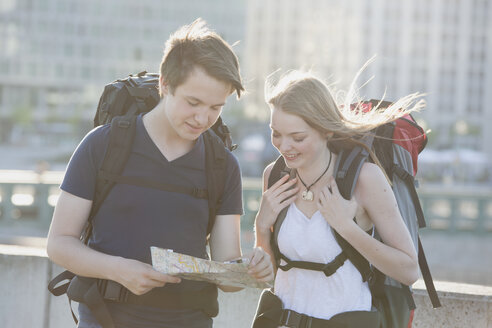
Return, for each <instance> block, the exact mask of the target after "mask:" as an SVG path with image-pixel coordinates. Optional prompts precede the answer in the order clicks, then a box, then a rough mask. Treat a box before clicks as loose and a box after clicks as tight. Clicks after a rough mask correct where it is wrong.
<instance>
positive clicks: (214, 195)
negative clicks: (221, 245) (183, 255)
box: [203, 131, 227, 235]
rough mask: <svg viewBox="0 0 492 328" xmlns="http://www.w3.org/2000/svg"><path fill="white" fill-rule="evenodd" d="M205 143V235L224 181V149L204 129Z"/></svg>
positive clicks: (219, 203) (220, 142)
mask: <svg viewBox="0 0 492 328" xmlns="http://www.w3.org/2000/svg"><path fill="white" fill-rule="evenodd" d="M203 140H204V143H205V175H206V179H207V189H208V204H209V206H208V207H209V220H208V226H207V235H209V234H210V232H211V231H212V228H213V225H214V223H215V216H216V215H217V211H218V209H219V208H220V206H221V203H222V195H223V193H224V190H225V183H226V181H225V180H226V169H227V168H226V165H227V163H226V161H227V159H226V156H227V153H226V149H225V146H224V143H223V142H222V141H221V140H220V138H219V137H218V136H217V135H215V134H214V133H212V132H211V131H206V132H205V133H204V134H203Z"/></svg>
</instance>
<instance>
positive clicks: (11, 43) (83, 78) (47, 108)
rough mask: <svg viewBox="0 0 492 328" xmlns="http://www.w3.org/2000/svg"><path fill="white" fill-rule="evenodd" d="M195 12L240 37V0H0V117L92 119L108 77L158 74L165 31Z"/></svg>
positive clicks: (225, 32)
mask: <svg viewBox="0 0 492 328" xmlns="http://www.w3.org/2000/svg"><path fill="white" fill-rule="evenodd" d="M197 17H202V18H203V19H204V20H205V21H207V23H209V25H210V26H211V28H212V29H214V30H216V31H217V32H218V33H219V34H220V35H221V36H222V37H223V38H224V39H225V40H227V41H228V42H230V43H231V44H232V43H235V42H236V41H241V40H243V39H244V26H245V1H243V0H241V1H233V2H232V1H228V0H210V1H203V0H189V1H173V0H159V1H152V0H141V1H133V0H104V1H100V0H84V1H78V0H42V1H38V0H2V1H1V2H0V45H1V46H0V120H4V121H8V120H11V121H14V122H17V121H22V120H30V121H34V122H45V121H66V120H75V119H81V120H84V121H87V120H91V119H92V117H93V114H94V111H95V107H96V105H97V100H98V96H99V95H100V93H101V92H102V90H103V86H104V85H105V84H106V83H109V82H111V81H113V80H115V79H116V78H119V77H124V76H126V75H128V74H129V73H138V72H140V71H142V70H147V71H155V72H157V71H158V69H159V63H160V59H161V57H162V51H163V49H164V42H165V41H166V40H167V38H168V37H169V35H170V33H172V32H173V31H175V30H176V29H177V28H178V27H179V26H182V25H184V24H189V23H191V22H192V21H193V20H195V19H196V18H197ZM242 46H243V43H239V44H238V45H237V46H236V51H237V53H238V54H241V53H242V50H241V49H242Z"/></svg>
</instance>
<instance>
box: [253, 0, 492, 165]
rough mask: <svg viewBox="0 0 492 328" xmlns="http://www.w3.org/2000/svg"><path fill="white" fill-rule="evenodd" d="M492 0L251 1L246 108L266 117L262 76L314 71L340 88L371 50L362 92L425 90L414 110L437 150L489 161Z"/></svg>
mask: <svg viewBox="0 0 492 328" xmlns="http://www.w3.org/2000/svg"><path fill="white" fill-rule="evenodd" d="M491 35H492V1H490V0H401V1H391V0H348V1H336V0H305V1H296V0H283V1H276V0H261V1H259V0H251V1H248V17H247V33H246V36H247V40H246V53H245V59H246V63H245V67H246V69H247V72H248V74H250V75H251V76H254V77H255V80H254V81H253V83H252V85H251V87H250V88H251V91H250V93H251V94H250V96H249V97H248V98H247V108H248V111H249V112H250V113H252V114H254V115H256V116H260V117H266V116H267V115H268V110H267V108H266V105H265V104H264V101H263V82H264V78H265V77H266V76H268V75H269V74H270V73H272V72H273V71H275V70H277V69H283V70H286V69H296V68H304V69H313V71H314V72H317V73H318V74H319V75H321V76H322V77H324V78H325V79H328V80H329V81H330V82H337V81H338V82H339V83H338V86H339V87H340V88H342V89H346V88H347V87H348V84H349V83H350V81H351V79H352V78H353V77H354V76H355V74H356V73H357V71H358V70H359V69H360V68H361V67H362V65H363V64H364V63H365V62H366V61H367V60H368V59H369V58H371V57H372V56H373V55H376V58H375V61H374V62H373V63H372V64H370V65H369V67H368V68H367V69H366V71H365V72H364V74H363V75H362V78H361V80H360V82H361V83H363V82H365V81H366V80H368V79H369V78H370V77H371V76H374V79H373V80H372V81H371V82H370V83H369V84H368V85H367V86H366V87H365V88H363V89H362V90H361V95H362V96H363V97H366V98H381V96H382V95H383V94H385V98H386V99H388V100H392V99H395V98H398V97H401V96H404V95H406V94H409V93H413V92H416V91H419V92H422V93H426V96H425V99H426V100H427V108H426V110H425V111H423V112H422V113H420V114H418V115H417V116H418V117H419V118H420V119H421V120H422V121H423V122H424V124H425V125H426V126H427V128H430V129H431V130H432V131H433V132H432V133H431V138H430V140H431V144H432V146H433V147H435V148H459V147H463V148H472V149H476V150H481V151H485V152H486V153H488V155H489V158H491V159H492V142H490V141H492V129H490V128H489V124H490V123H489V122H491V121H492V109H491V108H490V106H489V100H488V98H487V96H488V94H487V93H489V94H490V92H491V91H492V38H491Z"/></svg>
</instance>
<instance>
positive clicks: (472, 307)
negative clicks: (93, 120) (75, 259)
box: [0, 245, 492, 328]
mask: <svg viewBox="0 0 492 328" xmlns="http://www.w3.org/2000/svg"><path fill="white" fill-rule="evenodd" d="M0 268H1V270H0V295H2V297H1V298H0V318H2V320H1V321H2V325H1V326H2V327H5V328H18V327H32V328H61V327H75V324H74V322H73V319H72V317H71V314H70V309H69V307H68V302H67V298H66V297H65V296H63V297H54V296H51V295H50V294H49V292H48V290H47V288H46V286H47V284H48V281H49V280H50V279H51V278H52V277H53V276H55V275H56V274H58V273H59V272H61V271H62V269H61V268H60V267H58V266H56V265H54V264H52V263H51V262H50V261H49V260H48V258H47V257H46V252H45V250H44V249H42V248H30V247H22V246H7V245H0ZM436 288H437V290H438V294H439V297H440V299H441V303H442V305H443V306H442V307H441V308H439V309H433V308H432V306H431V304H430V300H429V298H428V296H427V292H426V291H425V287H424V285H423V282H422V281H419V282H417V283H416V284H415V286H414V291H415V301H416V303H417V310H416V312H415V319H414V325H413V327H415V328H421V327H432V328H434V327H450V328H453V327H456V328H457V327H474V328H490V327H492V287H487V286H478V285H467V284H457V283H450V282H440V281H437V282H436ZM260 292H261V291H260V290H256V289H246V290H243V291H240V292H238V293H222V292H220V293H219V302H220V313H219V316H218V317H217V318H215V320H214V323H215V324H214V327H215V328H230V327H235V328H236V327H237V328H248V327H250V326H251V321H252V318H253V315H254V313H255V311H256V304H257V301H258V297H259V295H260ZM73 308H74V309H76V304H73Z"/></svg>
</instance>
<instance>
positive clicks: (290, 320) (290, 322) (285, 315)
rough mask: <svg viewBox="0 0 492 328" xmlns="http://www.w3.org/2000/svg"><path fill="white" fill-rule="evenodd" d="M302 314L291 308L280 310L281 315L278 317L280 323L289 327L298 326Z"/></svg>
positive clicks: (294, 327)
mask: <svg viewBox="0 0 492 328" xmlns="http://www.w3.org/2000/svg"><path fill="white" fill-rule="evenodd" d="M301 320H302V316H301V315H300V314H299V313H297V312H295V311H292V310H284V311H282V316H281V317H280V325H281V326H286V327H290V328H299V327H300V325H301Z"/></svg>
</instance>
